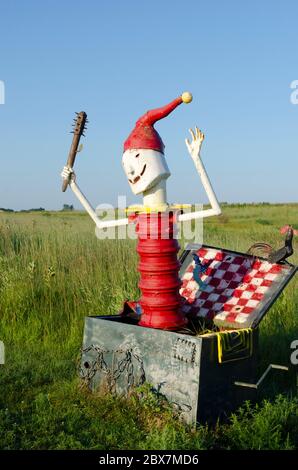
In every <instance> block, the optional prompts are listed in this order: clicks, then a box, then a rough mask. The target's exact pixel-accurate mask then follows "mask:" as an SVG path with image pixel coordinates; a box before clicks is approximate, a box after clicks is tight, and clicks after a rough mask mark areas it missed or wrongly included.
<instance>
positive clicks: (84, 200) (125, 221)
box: [69, 178, 129, 229]
mask: <svg viewBox="0 0 298 470" xmlns="http://www.w3.org/2000/svg"><path fill="white" fill-rule="evenodd" d="M69 185H70V187H71V189H72V191H73V192H74V194H75V195H76V197H77V198H78V200H79V201H80V203H81V204H82V206H83V207H84V209H85V210H86V211H87V212H88V214H89V215H90V217H91V219H92V220H93V222H95V224H96V226H97V227H98V228H99V229H104V228H108V227H118V226H120V225H127V224H128V223H129V222H128V219H118V220H106V221H105V222H102V221H101V220H100V219H99V218H98V216H97V214H96V212H95V210H94V209H93V207H92V206H91V204H90V203H89V201H88V199H87V198H86V196H84V194H83V193H82V191H81V190H80V188H79V187H78V185H77V183H76V182H75V179H74V178H72V179H71V181H70V183H69Z"/></svg>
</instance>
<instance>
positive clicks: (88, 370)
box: [80, 246, 296, 424]
mask: <svg viewBox="0 0 298 470" xmlns="http://www.w3.org/2000/svg"><path fill="white" fill-rule="evenodd" d="M200 250H201V251H200ZM202 250H203V251H202ZM194 252H196V253H199V254H200V255H202V253H204V257H206V258H207V260H209V261H208V263H209V264H208V268H210V269H209V271H208V272H206V273H205V276H202V282H204V285H205V287H206V286H208V285H210V289H208V288H206V289H205V288H204V290H203V291H202V290H200V289H198V286H196V285H194V284H191V283H192V282H193V280H192V279H191V272H192V270H191V269H192V268H191V263H192V258H191V255H192V253H194ZM219 253H221V254H220V255H219ZM241 257H242V258H243V261H241ZM227 260H228V261H227ZM247 260H249V262H250V263H251V264H250V265H249V263H248V261H247ZM181 262H182V267H181V272H180V276H181V279H182V280H184V281H185V280H186V282H184V284H183V285H182V288H181V289H182V290H181V293H182V295H183V292H184V297H185V305H184V307H185V310H186V311H189V313H190V317H189V318H190V323H191V327H189V328H186V329H184V330H181V331H179V332H172V331H164V330H158V329H152V328H146V327H142V326H139V325H138V318H137V315H134V316H133V315H129V313H127V311H126V310H124V311H123V312H122V314H121V315H115V316H98V317H87V318H86V320H85V331H84V340H83V350H82V358H81V364H80V374H81V378H82V379H83V380H84V381H85V382H86V383H87V384H88V386H90V388H91V389H92V390H96V389H99V388H101V389H104V390H109V391H112V392H115V393H117V394H121V395H126V394H127V393H128V392H129V391H130V390H131V389H132V387H137V386H139V385H141V384H143V383H144V382H148V383H149V384H151V386H152V389H153V390H154V391H155V392H156V393H158V394H160V395H161V396H163V397H165V398H166V399H167V400H168V401H169V402H170V403H171V404H172V405H173V407H174V408H176V409H177V411H179V413H180V416H181V418H182V419H183V420H184V421H185V422H186V423H190V424H194V423H196V422H197V421H209V422H211V421H214V420H216V419H218V418H221V417H224V416H227V415H228V414H229V413H230V412H231V411H232V410H235V409H236V408H237V407H238V406H239V405H240V404H241V403H242V402H243V401H244V400H247V399H252V398H253V395H252V393H253V392H254V390H255V389H254V388H250V387H243V386H239V384H243V383H244V384H245V383H248V384H254V383H256V382H257V352H258V328H257V326H258V323H259V321H260V320H261V318H262V317H263V316H264V314H265V313H266V311H267V310H268V309H269V307H270V306H271V305H272V304H273V303H274V301H275V300H276V298H277V297H278V295H279V294H280V292H281V291H282V290H283V288H284V287H285V286H286V284H287V282H288V281H289V280H290V279H291V277H292V276H293V275H294V273H295V271H296V268H295V267H294V266H291V265H289V264H284V265H279V267H278V268H276V267H274V266H273V265H271V266H268V262H267V261H266V260H261V264H258V266H259V270H260V271H257V273H256V272H255V271H256V269H255V264H253V263H254V262H255V259H254V258H253V257H251V256H250V255H247V254H243V253H235V252H231V251H229V250H222V249H219V248H214V247H206V246H205V247H200V248H198V247H190V248H189V249H188V250H186V251H185V252H184V253H183V255H182V257H181ZM231 262H233V266H235V265H237V266H238V265H241V266H242V265H243V266H245V269H242V270H241V269H240V270H239V269H238V268H237V271H238V273H237V272H236V268H234V267H232V268H231ZM212 263H213V264H212ZM223 263H225V264H224V265H223ZM223 266H225V269H224V268H223ZM225 270H226V271H227V272H228V273H232V276H231V275H230V274H229V275H228V276H226V279H228V280H230V284H229V283H228V285H226V283H222V284H220V283H221V282H222V280H223V278H225V275H224V273H223V271H225ZM252 272H253V273H254V275H253V276H252V275H250V274H251V273H252ZM186 273H187V274H188V275H187V276H186V279H185V274H186ZM219 273H220V276H219ZM239 273H240V274H239ZM258 273H259V274H258ZM268 273H269V274H270V275H269V274H268ZM272 273H275V274H274V276H273V275H272ZM237 276H238V277H237ZM239 276H240V277H239ZM218 279H220V282H219V283H218V282H217V281H216V282H213V281H214V280H218ZM254 279H262V282H261V283H259V282H257V283H256V285H254V284H253V282H254V281H253V280H254ZM236 281H237V282H236ZM250 282H252V284H251V285H250ZM232 283H233V284H232ZM263 284H264V286H265V287H266V289H262V290H261V291H260V292H263V294H264V295H263V296H261V295H254V296H253V297H254V298H255V299H253V300H256V299H258V301H257V302H255V303H254V302H251V303H248V305H254V306H255V308H250V307H246V310H245V308H244V309H242V310H241V311H239V310H238V308H239V294H238V291H240V292H243V291H245V292H253V293H254V294H256V293H257V294H260V292H256V291H257V290H258V289H259V288H260V286H263ZM221 285H222V287H220V286H221ZM231 286H232V287H233V288H232V292H231ZM243 286H245V288H244V289H243ZM264 286H263V287H264ZM255 287H256V288H255ZM185 289H186V290H187V292H185ZM192 289H193V290H194V291H195V294H194V295H193V294H192ZM241 289H242V290H241ZM250 289H251V290H250ZM252 289H253V290H252ZM202 292H205V293H206V294H205V295H204V296H203V298H202V299H201V298H200V297H201V295H202ZM227 293H229V295H227ZM186 294H187V295H186ZM206 295H208V296H213V297H211V298H214V302H213V304H212V302H211V301H210V300H206ZM241 295H242V294H241ZM249 295H250V294H249ZM246 297H249V298H248V299H246ZM251 298H252V297H251V296H248V294H246V295H245V296H244V299H246V301H249V300H250V299H251ZM235 299H236V300H235ZM201 301H203V302H209V303H208V304H207V305H208V309H206V308H204V306H203V308H202V303H201ZM204 305H206V304H205V303H204ZM226 305H227V307H226ZM230 306H232V308H230ZM245 306H247V303H245V302H244V301H242V302H240V307H245ZM235 308H236V310H235V312H234V311H233V309H235ZM135 310H136V312H138V306H137V305H136V308H135ZM206 310H207V311H206ZM243 316H244V319H245V321H243ZM208 322H209V325H211V326H210V328H211V329H213V330H214V331H208V330H207V332H206V331H205V332H204V331H202V328H203V327H202V325H205V324H206V325H208ZM229 322H230V323H229ZM243 324H244V325H245V328H243V327H241V326H242V325H243ZM237 384H238V385H237Z"/></svg>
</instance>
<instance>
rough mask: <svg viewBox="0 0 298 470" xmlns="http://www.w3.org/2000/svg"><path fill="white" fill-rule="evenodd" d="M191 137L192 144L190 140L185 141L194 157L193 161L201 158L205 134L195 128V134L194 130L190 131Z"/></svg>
mask: <svg viewBox="0 0 298 470" xmlns="http://www.w3.org/2000/svg"><path fill="white" fill-rule="evenodd" d="M189 132H190V135H191V137H192V140H191V142H190V141H189V140H188V139H185V144H186V147H187V149H188V151H189V153H190V155H191V157H192V159H193V160H195V159H196V158H198V157H199V156H200V151H201V147H202V143H203V141H204V138H205V135H204V133H203V132H202V131H201V130H200V129H198V128H197V127H195V132H194V131H193V130H192V129H189Z"/></svg>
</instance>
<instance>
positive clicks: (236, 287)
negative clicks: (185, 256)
mask: <svg viewBox="0 0 298 470" xmlns="http://www.w3.org/2000/svg"><path fill="white" fill-rule="evenodd" d="M196 253H197V254H198V255H199V257H200V260H201V262H202V264H203V265H206V264H207V266H208V268H207V270H206V271H205V273H204V274H201V280H202V281H203V282H204V284H205V287H204V288H203V289H201V288H200V287H199V285H198V283H197V282H196V281H195V280H194V278H193V269H194V266H195V264H194V261H192V257H191V258H190V263H189V265H188V266H187V267H186V269H185V271H184V274H183V275H182V278H181V280H182V287H181V289H180V294H181V295H182V296H183V297H184V298H185V304H184V306H183V311H184V313H187V314H188V315H190V316H195V317H201V318H206V319H210V320H213V322H214V324H215V325H217V326H219V327H225V328H248V327H250V326H252V325H253V324H255V323H257V322H258V320H259V319H260V318H261V317H262V316H263V315H264V313H265V311H267V309H268V308H269V306H270V305H271V304H272V303H273V301H272V297H274V296H275V295H277V294H278V293H280V292H281V290H282V289H281V283H282V282H283V281H284V279H285V278H286V277H287V275H288V273H289V269H290V267H289V266H287V265H281V264H271V263H269V262H268V261H265V260H260V259H255V258H253V257H252V256H250V255H245V254H236V253H232V252H229V251H226V250H221V249H215V248H207V247H202V248H200V249H199V250H198V251H196ZM279 290H280V292H278V291H279Z"/></svg>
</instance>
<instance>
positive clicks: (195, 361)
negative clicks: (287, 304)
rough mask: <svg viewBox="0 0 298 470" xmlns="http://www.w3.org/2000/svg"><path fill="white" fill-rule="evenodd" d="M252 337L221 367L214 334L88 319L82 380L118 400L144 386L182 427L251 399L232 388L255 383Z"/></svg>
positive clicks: (248, 392)
mask: <svg viewBox="0 0 298 470" xmlns="http://www.w3.org/2000/svg"><path fill="white" fill-rule="evenodd" d="M231 334H232V332H231ZM251 334H252V335H253V338H252V340H253V343H254V344H253V348H252V350H251V352H250V353H249V354H248V355H247V351H246V350H245V351H244V352H243V353H241V352H240V354H238V356H237V358H236V360H235V359H231V360H226V361H224V362H222V363H220V362H219V355H218V337H217V334H216V333H213V334H209V335H204V336H191V335H188V334H182V333H177V332H170V331H163V330H157V329H151V328H145V327H141V326H138V325H137V324H133V323H132V321H131V320H129V319H125V318H121V317H119V316H115V317H88V318H86V321H85V331H84V343H83V353H82V360H81V377H82V379H83V380H85V382H86V383H88V384H89V386H90V387H91V389H92V390H96V389H98V388H102V389H107V390H109V391H113V392H115V393H117V394H120V395H125V394H127V393H128V392H129V390H130V389H131V387H133V386H138V385H141V384H142V383H143V382H145V381H146V382H148V383H149V384H151V385H152V386H153V389H154V390H155V391H156V392H158V393H159V394H161V395H163V396H164V397H165V398H166V399H167V400H168V401H169V403H171V404H172V405H173V406H174V407H175V408H176V409H177V410H179V411H180V413H181V418H182V419H183V420H184V421H185V422H187V423H192V424H194V423H196V421H197V420H209V421H210V420H214V419H217V417H219V416H222V415H224V414H226V413H228V412H229V411H231V410H233V409H235V408H236V407H237V406H239V404H240V403H241V402H242V401H243V400H245V399H248V398H252V394H251V393H252V392H251V390H246V389H241V390H239V387H236V386H235V384H234V382H235V381H236V380H238V381H243V382H253V381H254V380H255V379H256V351H257V346H256V342H257V331H252V333H251Z"/></svg>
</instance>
